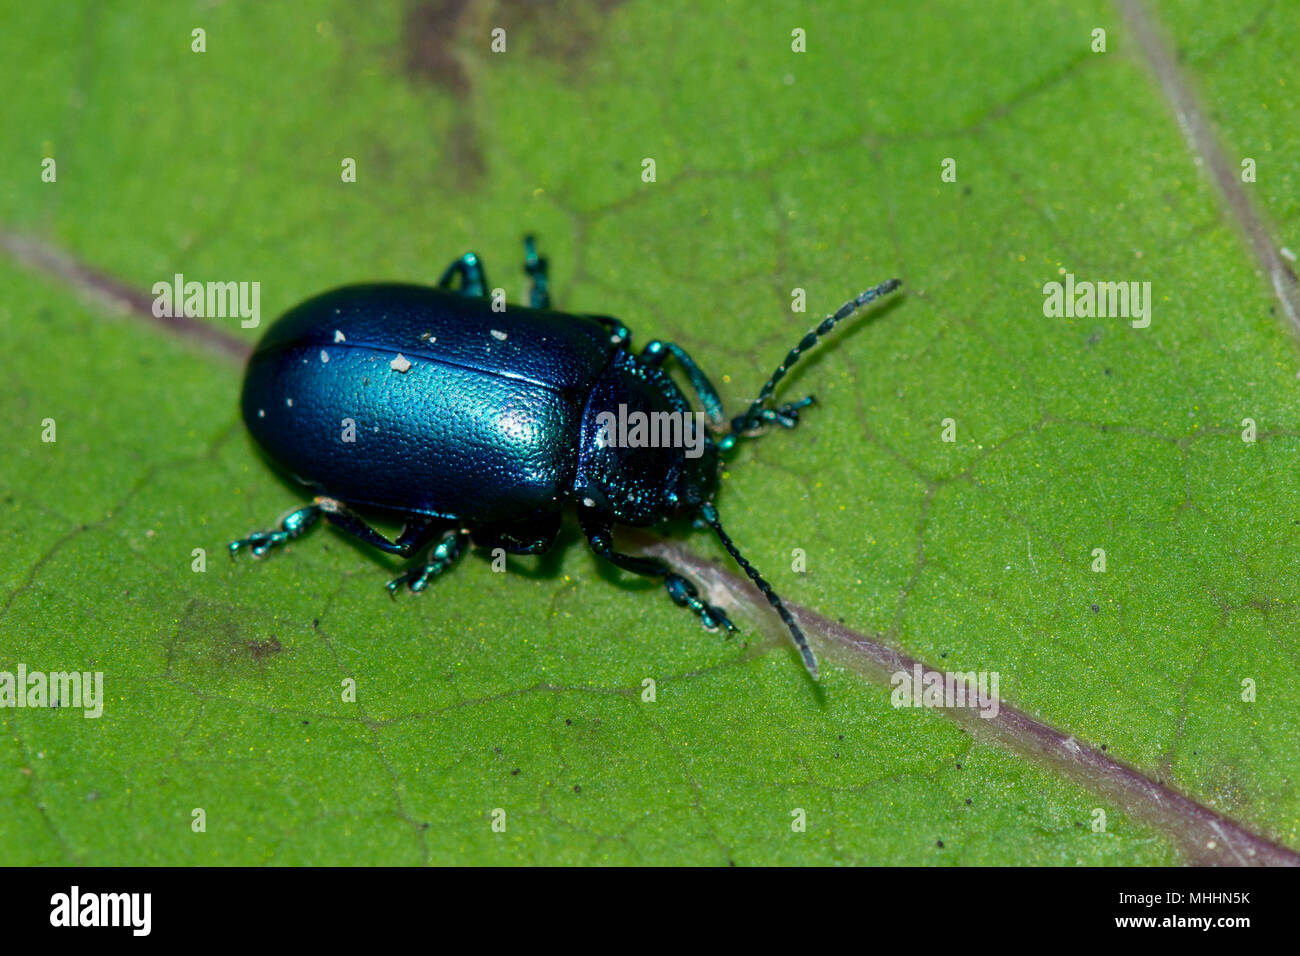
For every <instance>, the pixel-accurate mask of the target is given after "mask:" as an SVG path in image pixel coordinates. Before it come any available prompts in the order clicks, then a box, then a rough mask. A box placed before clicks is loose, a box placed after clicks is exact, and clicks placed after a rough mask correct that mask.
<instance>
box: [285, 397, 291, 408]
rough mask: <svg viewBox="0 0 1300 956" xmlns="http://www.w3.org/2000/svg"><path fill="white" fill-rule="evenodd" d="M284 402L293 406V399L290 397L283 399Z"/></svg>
mask: <svg viewBox="0 0 1300 956" xmlns="http://www.w3.org/2000/svg"><path fill="white" fill-rule="evenodd" d="M284 403H285V404H286V405H288V406H289V407H290V408H293V399H292V398H286V399H285V400H284Z"/></svg>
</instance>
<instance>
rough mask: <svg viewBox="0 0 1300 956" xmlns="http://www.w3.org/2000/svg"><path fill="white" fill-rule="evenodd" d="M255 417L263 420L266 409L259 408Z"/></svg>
mask: <svg viewBox="0 0 1300 956" xmlns="http://www.w3.org/2000/svg"><path fill="white" fill-rule="evenodd" d="M257 417H258V418H265V417H266V409H265V408H259V409H258V410H257Z"/></svg>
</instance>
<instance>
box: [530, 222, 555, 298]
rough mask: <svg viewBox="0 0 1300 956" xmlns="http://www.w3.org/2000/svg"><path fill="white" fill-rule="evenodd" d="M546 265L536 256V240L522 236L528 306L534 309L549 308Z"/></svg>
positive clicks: (549, 288)
mask: <svg viewBox="0 0 1300 956" xmlns="http://www.w3.org/2000/svg"><path fill="white" fill-rule="evenodd" d="M547 265H548V263H547V261H546V259H544V258H543V257H541V256H539V255H538V254H537V240H536V239H535V238H534V237H532V236H524V272H526V273H528V278H529V280H530V281H529V285H528V305H529V307H531V308H534V309H549V308H550V307H551V287H550V280H549V278H548V277H547V274H546V267H547Z"/></svg>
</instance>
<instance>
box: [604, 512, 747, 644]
mask: <svg viewBox="0 0 1300 956" xmlns="http://www.w3.org/2000/svg"><path fill="white" fill-rule="evenodd" d="M579 521H580V522H581V524H582V531H583V533H584V534H585V535H586V536H587V543H588V544H589V545H590V546H591V550H592V551H593V552H594V553H595V554H596V555H597V556H598V557H601V558H604V559H605V560H606V561H608V562H609V563H610V564H612V565H614V566H615V567H618V568H622V569H623V570H624V571H631V572H632V573H633V574H643V575H645V576H646V577H652V578H663V582H664V587H665V588H666V589H667V591H668V596H669V597H670V598H672V599H673V603H674V604H676V605H677V606H678V607H688V608H690V609H691V610H692V611H694V612H695V613H696V614H697V615H699V618H700V621H701V623H703V624H704V626H705V627H706V628H708V629H709V630H711V631H713V630H717V629H718V628H723V629H725V630H726V631H727V632H728V633H731V632H734V631H735V630H736V625H734V624H732V623H731V619H730V618H729V617H727V613H726V612H725V611H723V610H722V608H719V607H715V606H714V605H712V604H708V603H706V602H705V601H704V600H703V599H702V598H701V597H700V592H699V590H698V589H697V588H696V587H695V585H694V584H692V583H691V582H690V581H688V580H687V579H686V578H684V577H682V576H681V575H680V574H678V573H676V572H675V571H673V569H672V568H670V567H669V566H668V565H666V564H664V562H662V561H660V560H658V559H657V558H640V557H637V556H635V555H631V554H624V553H623V552H621V551H615V550H614V542H613V532H612V531H611V530H610V526H609V522H608V521H606V520H604V519H603V518H602V517H600V516H596V515H593V514H592V513H590V512H582V513H581V514H580V515H579Z"/></svg>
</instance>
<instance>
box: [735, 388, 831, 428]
mask: <svg viewBox="0 0 1300 956" xmlns="http://www.w3.org/2000/svg"><path fill="white" fill-rule="evenodd" d="M816 403H817V399H815V398H814V397H813V396H811V395H809V396H808V397H806V398H801V399H799V401H797V402H788V403H786V404H785V405H778V406H777V407H776V408H764V409H761V410H760V411H759V412H758V414H757V415H755V416H754V418H753V420H752V421H751V422H750V423H749V428H750V429H751V431H749V432H747V433H745V434H746V436H747V437H752V436H756V435H758V434H760V433H759V432H756V431H752V429H754V428H756V427H758V426H761V425H766V424H770V423H771V422H776V423H777V424H778V425H780V426H781V427H783V428H794V426H795V425H798V424H799V410H800V409H802V408H807V407H808V406H809V405H815V404H816ZM745 424H746V423H745V416H744V415H737V416H736V417H735V418H733V419H732V420H731V429H732V431H733V432H736V433H739V432H740V429H741V428H742V427H744V426H745Z"/></svg>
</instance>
